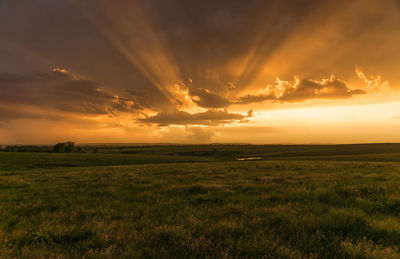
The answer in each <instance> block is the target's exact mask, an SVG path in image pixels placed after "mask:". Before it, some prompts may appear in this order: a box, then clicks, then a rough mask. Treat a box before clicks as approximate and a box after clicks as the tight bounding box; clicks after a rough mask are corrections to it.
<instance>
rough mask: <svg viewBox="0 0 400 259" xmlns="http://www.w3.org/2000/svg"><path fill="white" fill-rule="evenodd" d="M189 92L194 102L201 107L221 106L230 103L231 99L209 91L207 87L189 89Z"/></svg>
mask: <svg viewBox="0 0 400 259" xmlns="http://www.w3.org/2000/svg"><path fill="white" fill-rule="evenodd" d="M189 94H190V95H191V97H192V100H193V102H194V103H196V104H197V105H198V106H200V107H203V108H223V107H227V106H229V105H231V104H232V103H231V101H230V100H229V99H228V98H225V97H223V96H221V95H219V94H217V93H213V92H210V91H209V90H207V89H201V88H196V89H191V88H189Z"/></svg>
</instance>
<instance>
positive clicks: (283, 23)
mask: <svg viewBox="0 0 400 259" xmlns="http://www.w3.org/2000/svg"><path fill="white" fill-rule="evenodd" d="M399 72H400V1H399V0H379V1H378V0H325V1H319V0H246V1H243V0H219V1H214V0H202V1H187V0H169V1H164V0H113V1H109V0H64V1H54V0H35V1H32V0H18V1H15V0H0V144H52V143H56V142H60V141H75V142H77V143H199V144H206V143H252V144H286V143H291V144H334V143H371V142H375V143H376V142H400V134H399V132H400V99H399V97H400V73H399Z"/></svg>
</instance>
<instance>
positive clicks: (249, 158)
mask: <svg viewBox="0 0 400 259" xmlns="http://www.w3.org/2000/svg"><path fill="white" fill-rule="evenodd" d="M262 159H263V158H262V157H260V156H255V157H238V158H235V160H236V161H248V160H262Z"/></svg>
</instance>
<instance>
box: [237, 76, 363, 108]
mask: <svg viewBox="0 0 400 259" xmlns="http://www.w3.org/2000/svg"><path fill="white" fill-rule="evenodd" d="M357 94H366V92H365V91H364V90H360V89H356V90H352V89H350V88H349V87H348V86H347V84H346V83H345V82H344V81H342V80H340V79H337V78H336V77H334V76H333V75H332V76H331V77H330V78H329V79H323V80H322V81H316V80H312V79H303V80H300V79H295V81H294V82H291V81H281V80H279V81H277V82H276V83H275V85H272V86H269V87H268V89H267V90H266V93H265V94H259V95H250V94H249V95H245V96H242V97H240V98H239V101H238V104H248V103H258V102H263V101H267V100H277V101H284V102H298V101H304V100H308V99H317V98H318V99H340V98H350V97H352V96H353V95H357Z"/></svg>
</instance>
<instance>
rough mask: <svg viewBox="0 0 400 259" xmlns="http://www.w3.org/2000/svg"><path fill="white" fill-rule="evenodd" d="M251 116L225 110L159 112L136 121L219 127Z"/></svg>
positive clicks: (250, 112)
mask: <svg viewBox="0 0 400 259" xmlns="http://www.w3.org/2000/svg"><path fill="white" fill-rule="evenodd" d="M252 116H253V111H252V110H250V111H248V113H247V114H246V115H243V114H240V113H230V112H228V111H225V110H207V111H205V112H199V113H188V112H185V111H175V112H170V113H168V112H159V113H157V114H156V115H154V116H150V117H146V118H142V119H138V122H140V123H144V124H157V125H158V126H169V125H221V124H230V123H234V122H247V121H248V118H250V117H252Z"/></svg>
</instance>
